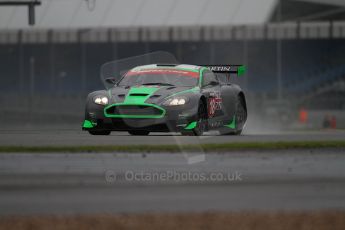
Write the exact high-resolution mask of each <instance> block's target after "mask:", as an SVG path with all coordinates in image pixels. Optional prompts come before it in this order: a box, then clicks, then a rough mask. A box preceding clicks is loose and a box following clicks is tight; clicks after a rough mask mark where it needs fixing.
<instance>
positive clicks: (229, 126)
mask: <svg viewBox="0 0 345 230" xmlns="http://www.w3.org/2000/svg"><path fill="white" fill-rule="evenodd" d="M224 126H225V127H228V128H230V129H235V128H236V117H235V116H234V117H233V118H232V121H231V123H230V124H228V125H224Z"/></svg>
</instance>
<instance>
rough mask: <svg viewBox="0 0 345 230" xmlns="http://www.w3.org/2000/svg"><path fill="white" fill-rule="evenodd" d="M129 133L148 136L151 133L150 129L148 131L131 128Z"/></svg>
mask: <svg viewBox="0 0 345 230" xmlns="http://www.w3.org/2000/svg"><path fill="white" fill-rule="evenodd" d="M128 133H129V134H130V135H132V136H147V135H149V133H150V131H146V130H131V131H128Z"/></svg>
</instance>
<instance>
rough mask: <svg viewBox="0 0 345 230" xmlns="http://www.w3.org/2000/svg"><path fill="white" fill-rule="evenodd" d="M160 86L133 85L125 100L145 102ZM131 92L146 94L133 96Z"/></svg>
mask: <svg viewBox="0 0 345 230" xmlns="http://www.w3.org/2000/svg"><path fill="white" fill-rule="evenodd" d="M159 89H160V87H132V88H131V89H130V90H129V91H128V93H127V96H126V98H125V100H124V102H123V103H124V104H143V103H145V101H146V100H147V99H148V98H149V97H151V95H152V94H154V93H155V92H156V91H157V90H159ZM131 94H146V95H144V96H134V95H133V96H131Z"/></svg>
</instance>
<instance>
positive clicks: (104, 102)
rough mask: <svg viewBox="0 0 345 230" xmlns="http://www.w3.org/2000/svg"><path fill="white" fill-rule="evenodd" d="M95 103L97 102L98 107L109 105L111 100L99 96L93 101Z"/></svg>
mask: <svg viewBox="0 0 345 230" xmlns="http://www.w3.org/2000/svg"><path fill="white" fill-rule="evenodd" d="M93 102H95V103H96V104H98V105H107V104H108V102H109V100H108V98H107V97H105V96H97V97H95V98H94V99H93Z"/></svg>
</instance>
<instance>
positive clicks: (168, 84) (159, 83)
mask: <svg viewBox="0 0 345 230" xmlns="http://www.w3.org/2000/svg"><path fill="white" fill-rule="evenodd" d="M142 85H166V86H175V85H173V84H170V83H162V82H152V83H144V84H142Z"/></svg>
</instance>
